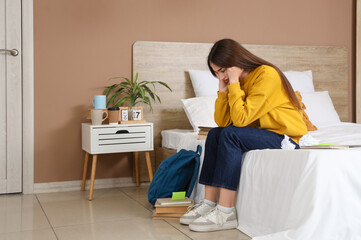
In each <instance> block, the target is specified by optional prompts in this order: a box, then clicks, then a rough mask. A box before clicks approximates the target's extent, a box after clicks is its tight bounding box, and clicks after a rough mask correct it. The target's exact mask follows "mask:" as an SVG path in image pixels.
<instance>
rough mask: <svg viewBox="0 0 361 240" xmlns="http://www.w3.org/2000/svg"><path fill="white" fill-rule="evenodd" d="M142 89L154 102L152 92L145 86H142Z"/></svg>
mask: <svg viewBox="0 0 361 240" xmlns="http://www.w3.org/2000/svg"><path fill="white" fill-rule="evenodd" d="M142 87H143V88H144V89H145V91H146V92H147V93H148V94H149V96H150V97H151V98H152V99H153V100H155V98H154V93H153V92H152V90H150V88H149V87H148V86H146V85H144V86H142Z"/></svg>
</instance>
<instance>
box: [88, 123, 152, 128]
mask: <svg viewBox="0 0 361 240" xmlns="http://www.w3.org/2000/svg"><path fill="white" fill-rule="evenodd" d="M81 125H83V126H86V127H90V128H117V127H137V126H153V123H150V122H146V123H129V124H114V125H110V124H102V125H92V124H91V123H89V122H87V123H82V124H81Z"/></svg>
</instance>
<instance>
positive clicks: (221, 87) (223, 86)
mask: <svg viewBox="0 0 361 240" xmlns="http://www.w3.org/2000/svg"><path fill="white" fill-rule="evenodd" d="M227 85H228V81H224V80H220V79H219V92H227V90H228V88H227Z"/></svg>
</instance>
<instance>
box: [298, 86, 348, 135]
mask: <svg viewBox="0 0 361 240" xmlns="http://www.w3.org/2000/svg"><path fill="white" fill-rule="evenodd" d="M301 95H302V102H303V103H304V104H305V106H306V110H305V112H306V113H307V115H308V117H309V119H310V121H311V122H312V123H313V124H314V125H315V126H316V127H318V128H319V127H323V126H327V125H331V124H335V123H340V122H341V120H340V117H339V116H338V114H337V112H336V110H335V107H334V106H333V103H332V100H331V98H330V95H329V94H328V91H324V92H308V93H301Z"/></svg>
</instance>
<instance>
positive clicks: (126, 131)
mask: <svg viewBox="0 0 361 240" xmlns="http://www.w3.org/2000/svg"><path fill="white" fill-rule="evenodd" d="M123 133H129V131H128V130H118V131H117V132H116V133H115V134H123Z"/></svg>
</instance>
